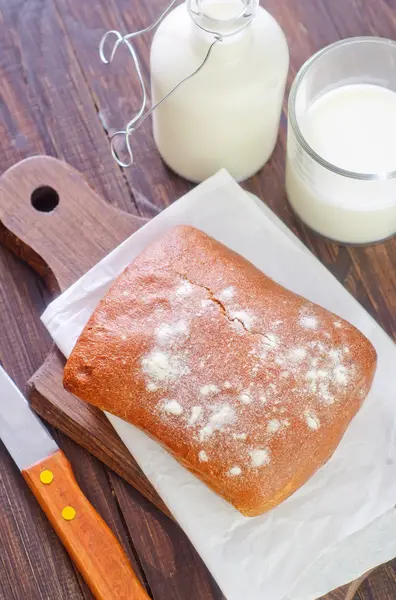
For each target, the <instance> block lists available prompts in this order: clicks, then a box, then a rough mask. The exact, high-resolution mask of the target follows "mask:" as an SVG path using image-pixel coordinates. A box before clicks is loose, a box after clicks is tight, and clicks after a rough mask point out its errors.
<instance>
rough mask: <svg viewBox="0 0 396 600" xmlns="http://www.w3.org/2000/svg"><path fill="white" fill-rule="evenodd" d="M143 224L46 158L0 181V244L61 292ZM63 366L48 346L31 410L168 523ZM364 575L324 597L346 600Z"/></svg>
mask: <svg viewBox="0 0 396 600" xmlns="http://www.w3.org/2000/svg"><path fill="white" fill-rule="evenodd" d="M145 223H146V220H145V219H142V218H140V217H136V216H133V215H130V214H127V213H124V212H122V211H120V210H118V209H116V208H114V207H112V206H110V205H109V204H107V203H105V202H104V201H103V200H102V199H101V198H100V197H99V196H98V194H96V192H95V191H94V190H93V189H92V188H91V187H90V186H89V185H88V183H87V182H86V180H85V179H84V178H83V176H82V175H81V174H80V173H79V172H78V171H76V170H75V169H74V168H73V167H71V166H70V165H67V164H66V163H64V162H62V161H60V160H57V159H55V158H52V157H48V156H36V157H33V158H29V159H27V160H24V161H22V162H20V163H18V164H17V165H15V166H14V167H12V168H11V169H9V170H8V171H6V172H5V173H4V174H3V175H2V176H1V177H0V242H1V243H3V244H4V245H5V246H7V248H9V249H10V250H12V251H13V252H14V253H15V254H16V255H17V256H19V257H20V258H21V259H23V260H24V261H26V262H27V263H28V264H29V265H30V266H31V267H32V268H33V269H34V270H35V271H36V272H37V273H39V275H41V276H42V277H43V279H44V280H45V282H46V284H47V286H48V288H49V290H50V291H51V292H52V293H53V295H54V296H56V295H58V294H60V293H62V292H63V291H64V290H65V289H67V288H68V287H69V286H70V285H71V284H73V283H74V282H75V281H77V279H79V278H80V277H81V276H82V275H83V274H84V273H86V272H87V271H88V270H89V269H90V268H91V267H93V266H94V265H95V264H96V263H97V262H98V261H100V260H101V259H102V258H103V257H104V256H106V254H108V253H109V252H110V251H111V250H113V249H114V248H115V247H116V246H117V245H119V244H120V243H121V242H122V241H123V240H125V239H126V238H127V237H128V236H130V235H131V234H132V233H134V232H135V231H137V229H139V228H140V227H141V226H142V225H144V224H145ZM64 363H65V360H64V358H63V356H62V355H61V354H60V352H59V351H57V349H56V348H55V347H54V348H53V350H52V351H51V353H50V355H49V356H48V357H47V359H46V360H45V362H44V364H43V366H42V367H41V368H40V369H39V370H38V371H37V373H35V375H34V376H33V377H32V379H31V380H30V382H29V386H28V388H29V400H30V403H31V405H32V407H33V408H34V410H35V411H36V412H37V413H38V414H39V415H40V416H41V417H42V418H43V419H45V420H46V421H47V422H48V423H50V424H51V425H53V426H55V427H57V428H58V429H60V430H61V431H63V432H64V433H66V434H67V435H68V436H69V437H71V438H72V439H73V440H75V441H76V442H77V443H78V444H80V445H81V446H83V447H84V448H86V449H87V450H88V451H89V452H91V453H92V454H93V455H94V456H96V457H97V458H99V459H100V460H101V461H103V462H104V463H105V464H106V465H108V466H109V467H110V468H111V469H113V470H114V471H116V472H117V473H118V474H119V475H120V476H121V477H123V478H124V479H125V480H126V481H128V482H129V483H130V484H131V485H133V487H135V488H136V489H137V490H139V491H140V492H141V493H142V494H143V495H144V496H145V497H146V498H148V499H149V500H150V501H151V502H152V503H153V504H154V505H155V506H157V507H158V508H159V509H160V510H162V511H163V512H164V513H165V514H167V515H168V516H169V517H171V518H172V515H171V514H170V513H169V511H168V509H167V508H166V506H165V505H164V503H163V502H162V500H161V499H160V497H159V496H158V494H157V493H156V492H155V490H154V488H153V487H152V485H151V484H150V482H149V481H148V480H147V478H146V477H145V475H144V474H143V473H142V471H141V470H140V468H139V467H138V465H137V463H136V462H135V461H134V459H133V458H132V456H131V455H130V453H129V452H128V450H127V448H126V446H125V445H124V444H123V442H122V441H121V439H120V438H119V437H118V435H117V433H116V432H115V430H114V429H113V427H112V426H111V424H110V422H109V421H108V420H107V418H106V417H105V416H104V414H103V413H102V412H101V411H100V410H98V409H96V408H95V407H93V406H90V405H88V404H86V403H84V402H82V401H81V400H78V399H77V398H75V397H74V396H72V395H71V394H69V393H68V392H66V391H65V390H64V389H63V386H62V375H63V366H64ZM366 576H367V575H365V576H363V577H362V578H360V579H358V580H356V581H354V582H353V583H351V584H350V585H348V586H344V587H343V588H340V589H339V590H336V591H334V592H332V593H331V594H329V595H328V596H326V599H328V600H352V598H353V596H354V594H355V592H356V590H357V588H358V587H359V585H360V583H361V582H362V581H363V580H364V579H365V577H366Z"/></svg>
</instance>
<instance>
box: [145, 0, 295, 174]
mask: <svg viewBox="0 0 396 600" xmlns="http://www.w3.org/2000/svg"><path fill="white" fill-rule="evenodd" d="M258 1H259V0H244V1H242V0H187V2H185V3H183V4H182V5H180V6H178V7H177V8H175V9H174V10H172V11H171V12H170V13H169V14H168V15H167V16H166V17H165V19H164V20H163V21H162V22H161V24H160V25H159V27H158V29H157V32H156V34H155V36H154V40H153V43H152V47H151V86H152V104H153V105H154V104H156V103H157V102H159V101H160V100H161V99H162V98H164V97H165V96H166V95H167V94H169V92H170V91H171V90H172V89H173V88H174V87H175V86H176V85H177V84H178V83H179V82H180V81H181V80H183V79H185V78H186V77H188V76H189V75H191V74H192V73H194V71H196V70H197V68H198V67H199V66H200V65H201V64H202V62H203V61H204V60H205V57H206V55H207V53H208V50H209V48H210V46H211V45H212V44H213V46H212V49H211V51H210V54H209V57H208V60H207V62H205V64H204V66H203V67H202V68H201V69H200V70H199V71H198V72H197V73H196V74H195V75H194V76H193V77H191V78H190V79H189V80H188V81H185V82H184V83H182V85H180V87H179V88H178V89H177V90H176V91H175V92H174V93H172V94H171V95H170V96H169V97H168V98H166V99H165V100H164V101H163V102H162V103H161V104H160V105H159V106H158V107H157V108H156V109H155V111H154V112H153V132H154V139H155V143H156V146H157V148H158V151H159V153H160V154H161V156H162V158H163V160H164V161H165V163H166V164H167V165H168V166H169V167H170V168H171V169H173V171H175V172H176V173H178V174H179V175H181V176H182V177H185V178H186V179H188V180H190V181H193V182H200V181H203V180H204V179H206V178H207V177H210V176H211V175H213V174H214V173H216V171H218V170H219V169H221V168H223V167H225V168H226V169H227V170H228V171H229V173H230V174H231V175H232V176H233V177H234V178H235V179H236V180H237V181H241V180H244V179H247V178H248V177H250V176H251V175H253V174H254V173H256V172H257V171H258V170H259V169H260V168H261V167H262V166H263V165H264V164H265V163H266V162H267V160H268V159H269V157H270V156H271V154H272V151H273V149H274V147H275V144H276V140H277V135H278V129H279V120H280V114H281V110H282V101H283V97H284V90H285V83H286V77H287V72H288V67H289V51H288V46H287V42H286V39H285V36H284V34H283V31H282V29H281V28H280V26H279V25H278V23H277V22H276V21H275V19H274V18H273V17H272V16H271V15H270V14H269V13H268V12H267V11H265V10H264V9H263V8H261V7H260V6H259V5H258ZM214 42H215V43H214Z"/></svg>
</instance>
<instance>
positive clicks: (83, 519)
mask: <svg viewBox="0 0 396 600" xmlns="http://www.w3.org/2000/svg"><path fill="white" fill-rule="evenodd" d="M0 438H1V440H2V441H3V442H4V444H5V446H6V447H7V449H8V451H9V453H10V454H11V457H12V458H13V459H14V461H15V462H16V464H17V466H18V468H19V469H20V471H21V473H22V476H23V478H24V479H25V481H26V483H27V484H28V486H29V487H30V489H31V490H32V492H33V494H34V495H35V496H36V499H37V500H38V502H39V504H40V506H41V508H42V509H43V511H44V512H45V514H46V515H47V517H48V519H49V521H50V522H51V524H52V526H53V528H54V529H55V531H56V533H57V534H58V536H59V537H60V539H61V541H62V543H63V544H64V546H65V548H66V550H67V551H68V553H69V555H70V557H71V558H72V560H73V561H74V563H75V564H76V566H77V568H78V570H79V571H80V572H81V574H82V576H83V577H84V579H85V581H86V583H87V584H88V586H89V588H90V590H91V592H92V593H93V595H94V596H95V598H96V599H97V600H150V599H149V596H148V595H147V593H146V591H145V590H144V588H143V586H142V585H141V584H140V582H139V580H138V578H137V576H136V574H135V573H134V571H133V570H132V567H131V565H130V564H129V560H128V558H127V556H126V554H125V552H124V550H123V549H122V547H121V545H120V543H119V542H118V540H117V538H116V537H115V535H114V534H113V533H112V531H111V530H110V528H109V527H108V526H107V525H106V523H105V522H104V521H103V519H102V518H101V517H100V516H99V514H98V513H97V512H96V510H95V509H94V507H93V506H92V504H90V503H89V502H88V500H87V499H86V497H85V496H84V494H83V492H82V491H81V489H80V488H79V486H78V484H77V482H76V480H75V478H74V475H73V471H72V468H71V466H70V463H69V461H68V460H67V458H66V456H65V455H64V454H63V452H62V451H61V450H60V449H59V447H58V445H57V444H56V442H55V440H54V439H53V438H52V437H51V435H50V434H49V432H48V431H47V429H46V428H45V427H44V425H43V424H42V423H41V421H40V420H39V419H38V418H37V417H36V415H35V414H34V413H33V411H32V410H31V408H30V406H29V404H28V402H27V401H26V400H25V398H24V397H23V395H22V394H21V392H20V391H19V390H18V388H17V387H16V385H15V384H14V383H13V381H11V379H10V378H9V377H8V375H7V373H6V372H5V371H4V369H3V368H2V367H1V366H0Z"/></svg>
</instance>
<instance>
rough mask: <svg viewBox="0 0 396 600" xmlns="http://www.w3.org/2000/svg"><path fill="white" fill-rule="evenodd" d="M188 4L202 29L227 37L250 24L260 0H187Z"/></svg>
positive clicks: (193, 17) (192, 16)
mask: <svg viewBox="0 0 396 600" xmlns="http://www.w3.org/2000/svg"><path fill="white" fill-rule="evenodd" d="M186 4H187V10H188V12H189V14H190V17H191V18H192V20H193V21H194V23H195V24H196V25H197V26H198V27H199V28H200V29H201V30H203V31H204V32H207V33H209V34H212V35H218V36H220V37H222V38H224V39H226V38H227V37H231V36H234V35H235V34H237V33H240V32H241V31H242V30H243V29H245V28H246V27H247V26H248V25H249V23H250V22H251V21H252V19H253V18H254V16H255V14H256V11H257V7H258V5H259V0H186Z"/></svg>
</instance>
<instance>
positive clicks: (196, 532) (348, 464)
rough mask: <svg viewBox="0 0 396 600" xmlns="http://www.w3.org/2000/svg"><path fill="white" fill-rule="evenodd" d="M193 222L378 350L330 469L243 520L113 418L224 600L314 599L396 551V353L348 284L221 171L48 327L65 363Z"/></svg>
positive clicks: (84, 283)
mask: <svg viewBox="0 0 396 600" xmlns="http://www.w3.org/2000/svg"><path fill="white" fill-rule="evenodd" d="M176 224H190V225H193V226H195V227H198V228H200V229H202V230H203V231H205V232H206V233H208V234H210V235H212V236H214V237H215V238H217V239H218V240H220V241H221V242H223V243H224V244H226V245H227V246H229V247H230V248H232V249H234V250H236V251H237V252H239V253H240V254H242V255H244V256H245V257H246V258H247V259H249V260H250V261H251V262H253V263H254V264H255V265H256V266H257V267H258V268H260V269H261V270H262V271H264V272H265V273H266V274H267V275H269V276H270V277H272V278H273V279H275V280H276V281H278V282H280V283H281V284H283V285H285V286H286V287H288V288H289V289H291V290H293V291H294V292H296V293H299V294H301V295H303V296H305V297H307V298H309V299H310V300H312V301H314V302H317V303H319V304H321V305H322V306H324V307H326V308H328V309H329V310H332V311H333V312H335V313H337V314H339V315H340V316H341V317H343V318H345V319H347V320H348V321H350V322H351V323H353V324H354V325H355V326H356V327H358V328H359V329H360V330H361V331H362V332H363V333H364V334H365V335H366V336H367V337H368V338H369V339H370V340H371V341H372V343H373V344H374V346H375V348H376V350H377V353H378V357H379V362H378V369H377V374H376V377H375V381H374V385H373V388H372V391H371V392H370V395H369V397H368V399H367V400H366V402H365V404H364V406H363V408H362V410H361V411H360V412H359V414H358V415H357V417H356V418H355V419H354V420H353V422H352V424H351V426H350V427H349V429H348V431H347V433H346V435H345V437H344V439H343V441H342V443H341V444H340V446H339V448H338V449H337V451H336V452H335V454H334V456H333V457H332V459H331V460H330V461H329V462H328V464H327V465H326V466H325V467H323V468H322V469H320V470H319V471H318V473H316V475H314V477H313V478H312V479H311V480H310V481H309V482H308V483H307V484H306V485H305V486H303V488H301V489H300V490H299V491H298V492H297V493H296V494H294V495H293V496H292V497H291V498H289V499H288V500H286V502H284V503H283V504H281V505H280V506H278V507H277V508H276V509H274V510H272V511H271V512H270V513H268V514H266V515H263V516H261V517H256V518H254V519H248V518H244V517H242V516H241V515H240V514H239V513H238V512H237V511H235V510H234V509H233V508H232V507H231V506H229V505H228V504H227V503H226V502H225V501H223V500H222V499H221V498H219V497H218V496H216V495H215V494H214V493H213V492H211V491H210V490H209V489H208V488H207V487H206V486H205V485H204V484H202V483H201V482H200V481H198V480H197V479H196V478H195V477H194V476H193V475H191V474H190V473H189V472H188V471H186V470H185V469H184V468H183V467H181V466H180V465H179V464H178V463H177V462H176V461H175V460H174V459H173V458H172V457H171V456H169V455H168V454H167V452H166V451H164V450H163V449H162V448H161V447H160V446H159V445H158V444H156V443H155V442H154V441H153V440H151V439H149V438H148V437H147V436H146V435H145V434H143V433H142V432H141V431H139V430H137V429H136V428H134V427H133V426H132V425H130V424H128V423H126V422H124V421H122V420H121V419H118V418H117V417H114V416H112V415H107V416H108V417H109V419H110V420H111V422H112V424H113V425H114V427H115V428H116V430H117V432H118V433H119V435H120V436H121V438H122V439H123V441H124V443H125V444H126V446H127V447H128V448H129V450H130V451H131V453H132V454H133V456H134V457H135V459H136V460H137V462H138V463H139V465H140V466H141V468H142V469H143V471H144V472H145V473H146V475H147V476H148V478H149V479H150V481H151V482H152V483H153V485H154V486H155V488H156V489H157V491H158V492H159V494H160V495H161V496H162V498H163V499H164V501H165V503H166V504H167V505H168V507H169V509H170V510H171V512H172V513H173V514H174V516H175V517H176V519H177V520H178V522H179V523H180V525H181V526H182V528H183V529H184V531H185V532H186V534H187V535H188V536H189V538H190V539H191V541H192V543H193V544H194V546H195V547H196V549H197V551H198V552H199V553H200V555H201V557H202V558H203V560H204V561H205V563H206V564H207V566H208V568H209V570H210V571H211V573H212V574H213V576H214V578H215V579H216V580H217V582H218V584H219V586H220V588H221V589H222V590H223V592H224V594H225V596H226V597H227V599H228V600H310V599H313V598H316V597H318V596H320V595H322V594H324V593H326V592H327V591H330V590H331V589H333V588H335V587H337V586H339V585H342V584H344V583H347V582H349V581H350V580H352V579H354V578H355V577H357V576H358V575H360V574H362V573H363V572H364V571H366V570H367V569H369V568H371V567H373V566H375V565H377V564H380V563H381V562H384V561H386V560H389V559H390V558H392V557H394V556H395V555H396V510H394V509H393V507H394V505H395V504H396V372H395V368H394V365H395V364H396V350H395V346H394V344H393V342H392V341H391V340H390V339H389V338H388V336H387V335H386V334H385V333H384V332H383V331H382V329H381V328H380V327H379V326H378V325H377V324H376V322H375V321H374V320H373V319H372V318H371V317H370V316H369V315H368V314H367V313H366V312H365V310H364V309H363V308H362V307H361V306H360V305H359V304H358V303H357V301H356V300H355V299H354V298H353V297H352V296H351V295H349V294H348V292H347V291H346V290H345V289H344V288H343V286H342V285H341V284H340V283H338V281H337V280H336V279H335V278H334V277H333V276H332V275H331V274H330V273H329V272H328V271H327V269H326V268H325V267H324V266H323V265H321V263H320V262H319V261H318V260H317V259H316V258H315V257H313V255H312V254H310V253H309V251H308V250H307V249H306V248H305V247H304V246H303V245H302V244H301V242H299V240H297V238H296V237H295V236H293V234H291V232H290V231H289V230H287V228H286V227H285V226H284V225H283V224H282V223H281V222H280V221H279V220H278V219H277V218H276V217H275V215H273V213H272V212H271V211H270V210H269V209H268V208H267V207H265V206H263V205H259V204H258V203H257V202H256V201H255V200H253V199H252V198H251V197H249V196H248V195H247V194H246V192H244V191H243V190H242V189H241V188H240V186H239V185H238V184H236V183H235V181H234V180H233V179H232V178H231V177H230V176H229V175H228V173H227V172H225V171H221V172H220V173H218V174H217V175H215V176H214V177H212V178H211V179H209V180H208V181H206V182H204V183H203V184H201V185H200V186H198V187H197V188H195V189H194V190H192V191H191V192H189V193H188V194H187V195H186V196H184V197H183V198H182V199H180V200H179V201H177V202H175V203H174V204H173V205H172V206H170V207H169V208H167V209H166V210H164V211H163V212H162V213H161V214H160V215H159V216H158V217H156V218H155V219H153V220H152V221H151V222H150V223H148V224H147V225H146V226H144V227H143V228H142V229H141V230H139V231H138V232H137V233H135V234H134V235H133V236H132V237H131V238H129V239H128V240H126V241H125V242H124V243H123V244H122V245H121V246H119V247H118V248H117V249H116V250H115V251H114V252H112V253H111V254H110V255H108V256H107V257H106V258H105V259H104V260H103V261H101V262H100V263H99V264H98V265H96V266H95V267H94V268H93V269H92V270H91V271H90V272H88V273H87V274H86V275H85V276H84V277H82V278H81V279H80V280H79V281H78V282H77V283H76V284H74V285H73V286H72V287H71V288H69V290H67V291H66V292H65V293H64V294H63V295H62V296H60V297H59V298H58V299H57V300H55V301H54V302H53V303H52V304H51V305H50V306H49V307H48V309H47V310H46V312H45V313H44V315H43V317H42V319H43V322H44V323H45V325H46V326H47V328H48V330H49V332H50V333H51V335H52V337H53V338H54V340H55V342H56V343H57V345H58V346H59V348H60V349H61V351H62V352H63V353H64V354H65V355H66V356H68V355H69V353H70V351H71V350H72V348H73V346H74V344H75V341H76V339H77V337H78V336H79V334H80V333H81V331H82V328H83V326H84V325H85V323H86V322H87V320H88V318H89V316H90V315H91V313H92V311H93V310H94V308H95V306H96V305H97V303H98V301H99V300H100V299H101V297H102V296H103V294H104V293H105V292H106V290H107V289H108V287H109V285H110V284H111V282H112V281H113V279H114V278H115V277H116V276H117V275H118V274H119V273H120V272H121V271H122V270H123V269H124V268H125V267H126V266H127V265H128V264H129V263H130V262H131V261H132V260H133V259H134V257H135V256H136V255H137V254H138V253H139V252H140V251H141V250H142V249H143V248H144V247H146V246H147V244H149V243H150V242H151V241H154V240H155V239H156V238H157V237H158V236H159V235H160V234H161V233H163V232H165V231H166V230H167V229H169V228H170V227H172V226H174V225H176Z"/></svg>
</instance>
